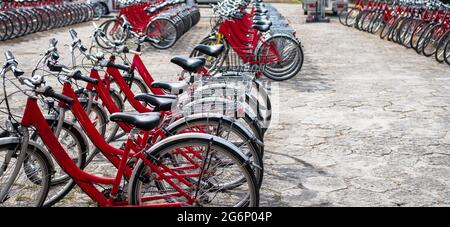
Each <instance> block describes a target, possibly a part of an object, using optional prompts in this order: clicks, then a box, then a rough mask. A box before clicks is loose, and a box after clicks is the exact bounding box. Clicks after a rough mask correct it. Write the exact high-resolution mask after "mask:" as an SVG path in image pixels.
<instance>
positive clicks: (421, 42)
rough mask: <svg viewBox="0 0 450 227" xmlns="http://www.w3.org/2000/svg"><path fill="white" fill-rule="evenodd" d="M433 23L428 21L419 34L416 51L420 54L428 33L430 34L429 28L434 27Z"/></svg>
mask: <svg viewBox="0 0 450 227" xmlns="http://www.w3.org/2000/svg"><path fill="white" fill-rule="evenodd" d="M434 25H435V23H433V22H431V23H429V24H428V25H427V26H426V27H425V28H424V29H423V32H422V33H421V34H420V37H419V39H418V40H417V45H416V48H415V50H416V52H417V53H418V54H422V52H423V46H424V44H425V42H426V40H427V39H428V37H429V35H430V33H429V32H430V30H431V29H432V28H433V27H434Z"/></svg>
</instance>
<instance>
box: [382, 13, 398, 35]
mask: <svg viewBox="0 0 450 227" xmlns="http://www.w3.org/2000/svg"><path fill="white" fill-rule="evenodd" d="M394 22H395V17H392V18H391V19H389V20H388V21H387V22H386V23H385V24H384V25H383V28H382V29H381V32H380V38H381V39H385V38H386V37H387V36H388V35H389V33H390V32H391V28H392V26H393V25H394Z"/></svg>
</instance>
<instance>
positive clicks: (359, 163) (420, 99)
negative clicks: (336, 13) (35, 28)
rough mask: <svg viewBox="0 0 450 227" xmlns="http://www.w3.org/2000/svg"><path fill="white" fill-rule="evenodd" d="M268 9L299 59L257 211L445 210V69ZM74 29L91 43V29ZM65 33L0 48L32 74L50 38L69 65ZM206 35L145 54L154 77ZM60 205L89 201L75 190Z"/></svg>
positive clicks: (271, 139) (448, 107) (448, 101)
mask: <svg viewBox="0 0 450 227" xmlns="http://www.w3.org/2000/svg"><path fill="white" fill-rule="evenodd" d="M276 7H277V8H278V9H279V10H280V12H281V13H282V14H283V15H285V16H286V17H287V18H288V19H289V21H290V22H291V23H292V25H293V26H294V27H295V28H296V29H297V31H298V34H297V36H298V37H299V39H300V40H301V42H302V44H303V46H304V55H305V62H304V67H303V69H302V71H301V73H300V74H299V75H298V76H297V77H295V78H294V79H291V80H290V81H288V82H284V83H280V84H277V85H278V88H279V89H278V90H279V93H278V94H274V96H276V95H278V96H277V97H278V98H277V99H278V100H279V103H277V104H278V105H277V106H278V109H279V110H282V112H280V113H279V115H278V122H275V123H274V124H273V125H272V127H271V128H270V129H269V131H268V133H267V135H266V139H265V142H266V153H267V155H266V157H265V163H266V172H265V181H264V184H263V186H262V190H261V205H262V206H449V205H450V200H449V199H450V187H449V186H450V129H449V127H448V125H449V123H450V67H448V66H447V65H442V64H439V63H437V62H436V61H434V60H433V59H427V58H425V57H423V56H419V55H417V54H416V53H415V52H413V51H411V50H406V49H404V48H403V47H400V46H398V45H396V44H393V43H389V42H387V41H384V40H380V39H379V38H378V37H376V36H373V35H370V34H366V33H363V32H359V31H357V30H355V29H352V28H347V27H344V26H342V25H340V24H339V22H337V20H336V19H333V20H332V22H331V23H330V24H305V23H304V21H305V17H304V16H303V13H302V11H301V6H300V5H285V4H276ZM202 12H203V15H210V12H209V9H202ZM74 28H75V29H77V31H78V33H79V34H80V35H81V38H82V40H85V42H87V41H88V40H89V39H88V36H89V34H90V33H91V31H92V27H91V25H90V23H85V24H80V25H76V26H74ZM67 31H68V28H62V29H57V30H55V31H48V32H43V33H39V34H33V35H30V36H27V37H23V38H19V39H16V40H13V41H7V42H3V43H0V52H3V51H5V50H6V49H10V50H12V51H13V52H14V53H15V55H16V57H17V59H18V60H19V61H20V66H21V68H23V69H25V70H26V71H30V70H32V69H33V68H34V65H35V64H36V62H37V55H38V53H40V52H43V51H44V50H45V49H46V47H47V40H48V39H49V38H50V37H56V38H57V39H58V40H59V41H60V47H59V49H60V51H61V52H64V53H65V54H63V56H62V59H66V60H68V59H69V58H68V57H69V55H68V51H67V49H68V48H67V47H64V46H63V44H67V43H68V40H69V37H68V33H67ZM208 31H209V19H208V18H204V19H202V21H201V22H200V24H198V25H197V26H196V27H195V28H193V29H192V30H191V31H190V32H189V33H188V34H186V35H185V36H184V37H183V38H181V40H179V41H178V43H177V44H176V45H175V46H174V48H172V49H170V50H165V51H158V50H154V49H152V48H150V47H149V48H148V49H146V51H145V55H144V61H145V62H148V67H149V69H150V71H151V72H152V73H153V74H154V76H155V77H156V78H157V79H161V80H176V77H175V75H176V74H177V73H179V71H180V70H179V68H177V67H176V66H173V65H171V64H170V63H169V60H170V58H171V57H172V56H174V55H187V54H188V53H189V52H190V50H191V49H192V47H193V46H194V45H195V44H196V43H197V42H198V41H199V40H200V39H201V38H202V37H204V36H205V35H206V34H207V33H208ZM447 83H449V84H447ZM274 99H275V98H274ZM17 103H19V105H16V108H17V109H18V110H20V108H21V107H23V103H21V102H17ZM280 107H283V108H280ZM94 165H95V166H94V167H93V168H94V171H97V172H102V171H103V170H104V169H105V168H106V167H105V166H102V165H101V164H100V163H98V164H95V163H94ZM60 205H66V206H87V205H92V202H91V201H90V200H89V198H87V197H86V196H85V195H83V194H82V193H80V192H79V190H78V191H75V192H72V193H71V194H70V195H69V196H68V199H67V200H65V201H64V203H62V204H60Z"/></svg>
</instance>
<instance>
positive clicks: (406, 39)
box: [402, 19, 421, 49]
mask: <svg viewBox="0 0 450 227" xmlns="http://www.w3.org/2000/svg"><path fill="white" fill-rule="evenodd" d="M420 22H421V21H420V20H417V19H411V20H410V22H409V24H408V26H407V28H406V31H405V34H404V36H403V38H402V44H403V46H404V47H406V48H408V49H409V48H412V46H411V45H412V43H411V39H412V37H413V35H414V30H415V29H416V27H417V26H419V24H420Z"/></svg>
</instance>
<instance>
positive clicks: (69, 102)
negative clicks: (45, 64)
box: [43, 87, 74, 106]
mask: <svg viewBox="0 0 450 227" xmlns="http://www.w3.org/2000/svg"><path fill="white" fill-rule="evenodd" d="M43 95H44V96H46V97H50V98H54V99H57V100H59V101H61V102H64V103H66V104H67V105H69V106H71V105H72V104H73V102H74V101H73V99H72V98H70V97H67V96H65V95H62V94H58V93H55V91H54V90H53V88H52V87H47V89H46V90H45V91H44V93H43Z"/></svg>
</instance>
